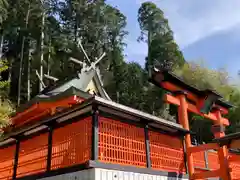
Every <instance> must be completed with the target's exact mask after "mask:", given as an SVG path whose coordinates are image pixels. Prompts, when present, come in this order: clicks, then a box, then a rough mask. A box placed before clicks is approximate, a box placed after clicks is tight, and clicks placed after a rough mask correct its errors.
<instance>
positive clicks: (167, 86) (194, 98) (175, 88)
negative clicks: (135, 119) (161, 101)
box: [160, 81, 228, 114]
mask: <svg viewBox="0 0 240 180" xmlns="http://www.w3.org/2000/svg"><path fill="white" fill-rule="evenodd" d="M160 86H161V87H162V88H163V89H166V90H168V91H170V92H176V91H186V90H185V89H183V88H180V87H178V86H176V85H174V84H172V83H170V82H166V81H163V82H162V83H161V85H160ZM186 92H187V98H188V99H190V100H192V101H194V102H195V103H198V102H199V101H200V97H198V96H197V95H195V94H194V93H191V92H190V91H186ZM215 106H217V107H218V108H219V109H220V110H221V111H222V113H223V114H227V113H228V109H226V108H224V107H221V106H219V105H215Z"/></svg>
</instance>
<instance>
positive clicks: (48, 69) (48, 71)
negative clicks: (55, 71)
mask: <svg viewBox="0 0 240 180" xmlns="http://www.w3.org/2000/svg"><path fill="white" fill-rule="evenodd" d="M51 45H52V41H51V39H50V40H49V46H48V59H47V75H49V74H50V61H51Z"/></svg>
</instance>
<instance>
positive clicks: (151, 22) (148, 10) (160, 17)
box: [138, 2, 184, 69]
mask: <svg viewBox="0 0 240 180" xmlns="http://www.w3.org/2000/svg"><path fill="white" fill-rule="evenodd" d="M138 22H139V25H140V29H141V35H140V37H139V40H140V41H144V42H147V44H148V56H147V59H146V68H147V69H148V66H152V65H154V64H157V65H158V66H161V67H163V68H168V69H172V67H173V66H175V65H182V64H183V63H184V57H183V55H182V53H181V51H180V50H179V48H178V45H177V44H176V43H175V42H174V39H173V32H172V30H171V29H170V27H169V25H168V20H167V19H166V18H165V17H164V13H163V11H162V10H161V9H159V8H158V7H157V6H156V5H155V4H154V3H151V2H145V3H143V4H142V5H141V7H140V8H139V10H138Z"/></svg>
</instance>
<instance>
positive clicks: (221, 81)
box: [174, 61, 240, 142]
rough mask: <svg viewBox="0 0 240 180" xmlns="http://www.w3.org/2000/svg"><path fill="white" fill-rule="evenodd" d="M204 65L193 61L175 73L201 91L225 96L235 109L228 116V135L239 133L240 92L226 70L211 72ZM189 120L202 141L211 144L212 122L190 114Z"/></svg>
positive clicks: (202, 62) (177, 69) (201, 62)
mask: <svg viewBox="0 0 240 180" xmlns="http://www.w3.org/2000/svg"><path fill="white" fill-rule="evenodd" d="M204 64H205V63H204V61H200V62H199V61H195V62H194V61H191V62H188V63H185V64H184V66H183V67H182V68H176V69H175V70H174V72H175V74H177V75H178V76H180V77H181V78H182V79H183V80H184V82H186V83H188V84H190V85H192V86H195V87H197V88H198V89H201V90H204V89H211V90H215V91H216V92H218V93H219V94H221V95H222V96H223V98H224V100H226V101H229V102H230V103H231V104H233V105H234V107H233V108H232V109H231V110H230V112H229V114H228V118H229V121H230V126H229V127H228V128H227V133H232V132H237V130H238V128H239V124H240V121H239V118H240V114H239V105H240V104H239V103H240V102H239V98H240V91H239V89H238V88H237V87H234V86H233V85H231V84H230V82H229V76H228V74H227V72H226V71H225V70H223V69H221V70H219V71H217V70H211V69H209V68H207V67H206V66H205V65H204ZM189 119H190V122H191V129H192V131H195V132H198V135H201V136H200V139H201V140H202V141H205V142H209V141H211V140H212V138H213V135H212V133H211V125H212V123H211V121H209V120H207V119H204V118H202V117H200V116H196V115H193V114H190V116H189ZM203 132H204V133H203Z"/></svg>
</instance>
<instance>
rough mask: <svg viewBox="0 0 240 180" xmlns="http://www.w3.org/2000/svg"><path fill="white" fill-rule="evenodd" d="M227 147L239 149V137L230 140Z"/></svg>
mask: <svg viewBox="0 0 240 180" xmlns="http://www.w3.org/2000/svg"><path fill="white" fill-rule="evenodd" d="M229 148H231V149H239V148H240V139H236V140H232V141H231V143H230V145H229Z"/></svg>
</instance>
